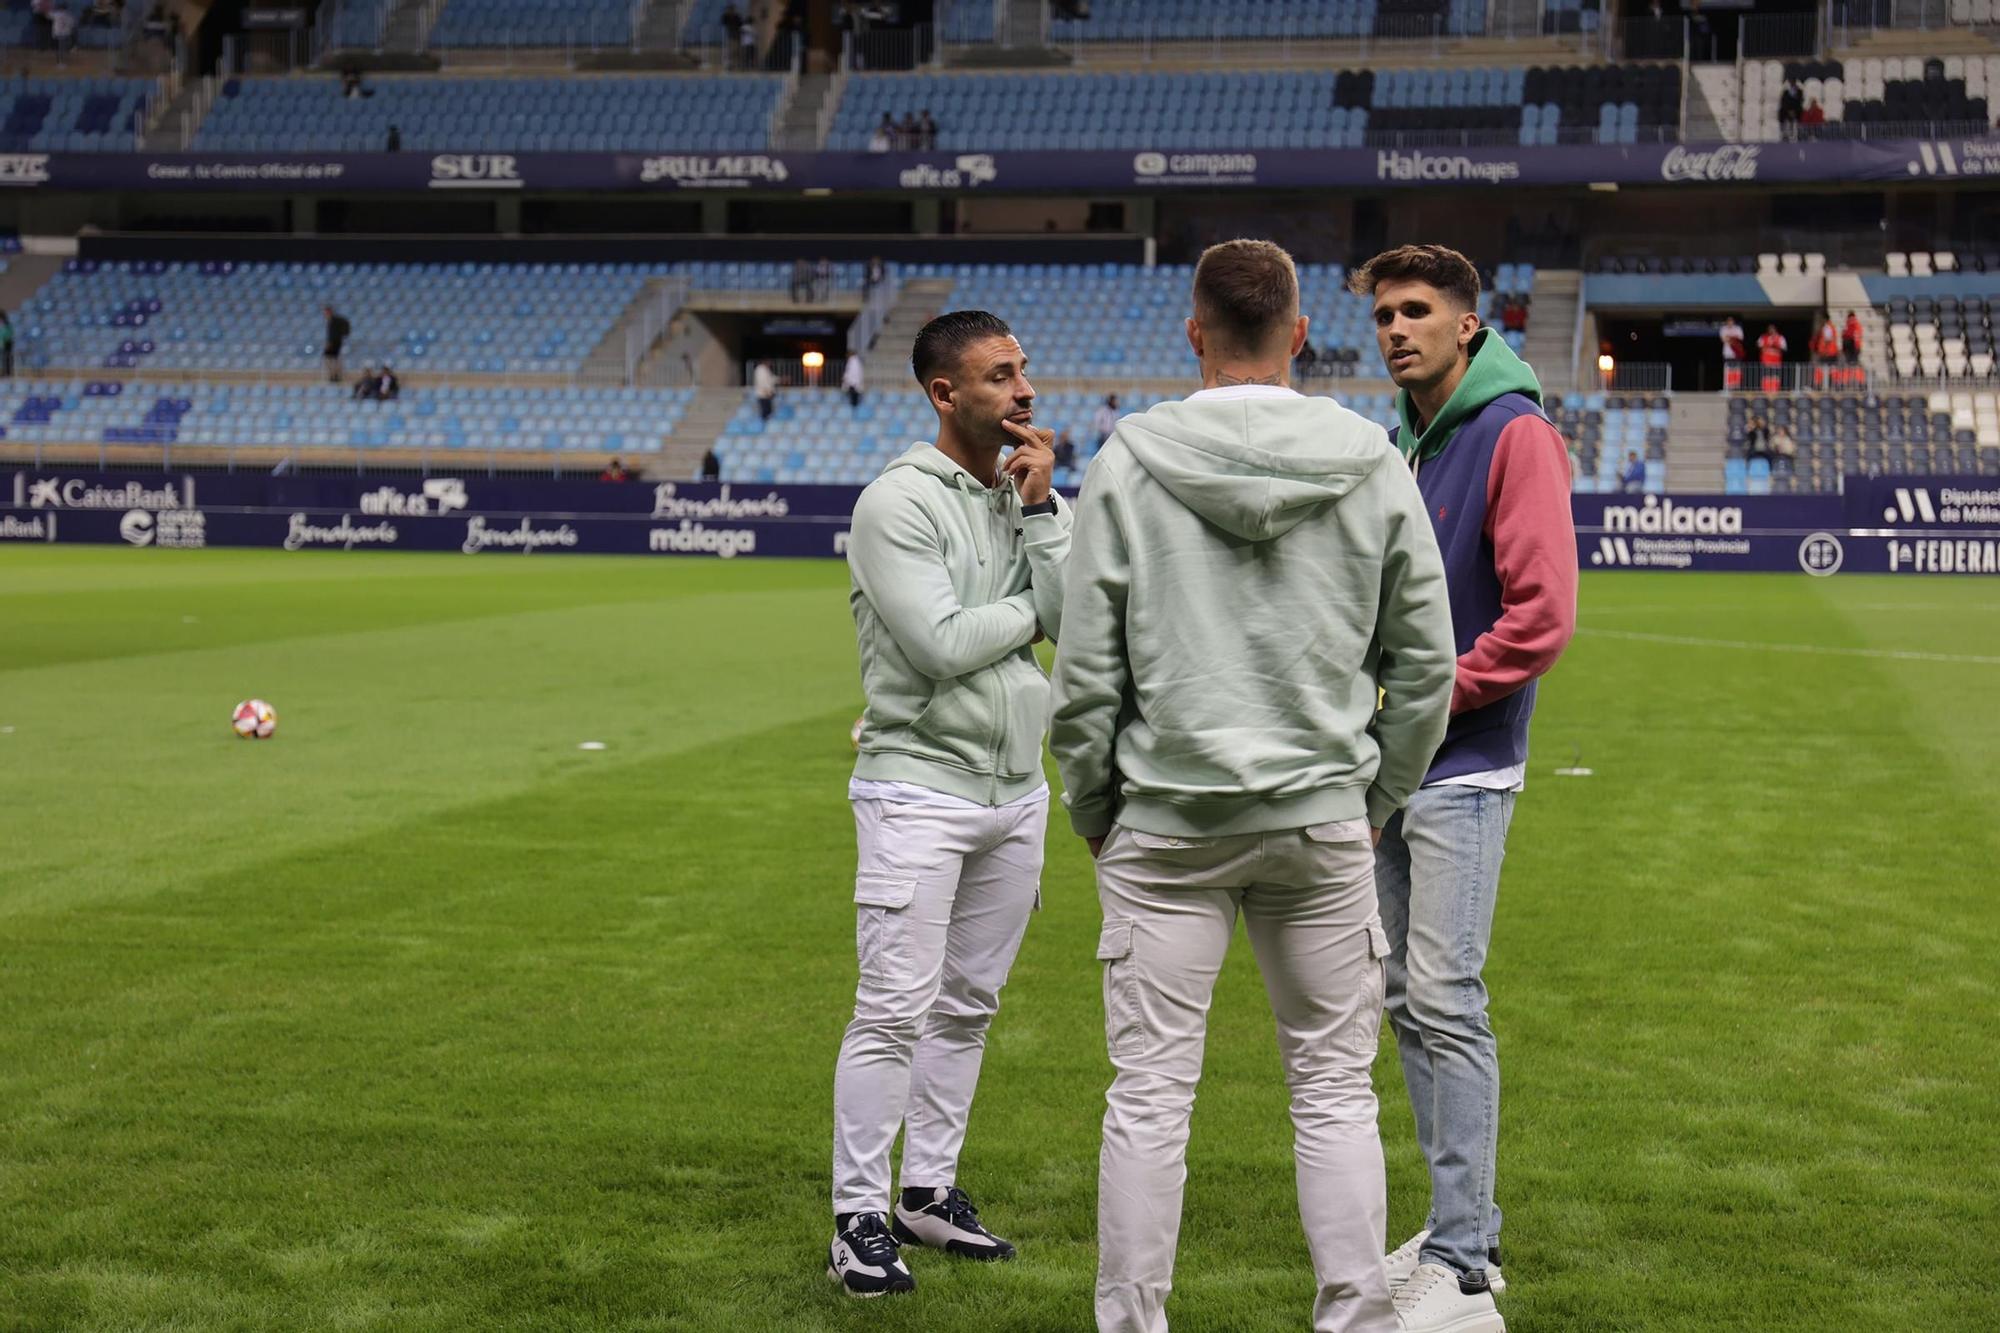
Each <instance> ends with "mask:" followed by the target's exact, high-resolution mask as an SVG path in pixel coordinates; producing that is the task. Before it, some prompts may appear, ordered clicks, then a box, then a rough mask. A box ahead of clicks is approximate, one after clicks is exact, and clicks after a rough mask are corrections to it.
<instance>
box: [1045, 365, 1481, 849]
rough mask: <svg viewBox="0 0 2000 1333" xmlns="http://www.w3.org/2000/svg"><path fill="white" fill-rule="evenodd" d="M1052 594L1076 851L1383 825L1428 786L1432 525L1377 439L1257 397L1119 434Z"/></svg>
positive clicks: (1277, 397)
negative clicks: (1135, 840)
mask: <svg viewBox="0 0 2000 1333" xmlns="http://www.w3.org/2000/svg"><path fill="white" fill-rule="evenodd" d="M1065 581H1066V583H1067V585H1068V586H1067V591H1066V595H1065V598H1064V604H1063V622H1062V625H1063V635H1062V643H1061V646H1060V647H1059V648H1058V649H1057V652H1056V667H1055V678H1054V682H1053V695H1054V706H1053V714H1052V720H1051V727H1050V735H1049V741H1050V746H1051V748H1052V749H1053V750H1054V751H1055V756H1056V763H1057V765H1058V767H1059V768H1060V769H1061V770H1062V778H1063V786H1064V789H1065V790H1064V800H1065V801H1066V802H1067V803H1068V805H1069V811H1070V822H1071V824H1072V826H1073V827H1074V828H1075V829H1076V831H1077V832H1078V833H1080V834H1082V835H1083V836H1085V837H1100V836H1103V835H1105V834H1106V833H1108V832H1109V831H1110V829H1111V826H1112V824H1113V823H1114V822H1115V823H1119V824H1123V825H1125V826H1126V827H1128V828H1131V829H1134V830H1137V831H1139V832H1143V833H1154V834H1159V835H1163V836H1168V837H1196V836H1219V835H1227V834H1239V833H1257V832H1271V831H1276V830H1281V829H1293V828H1304V827H1310V826H1313V825H1317V824H1323V823H1333V822H1337V821H1342V820H1349V819H1357V818H1360V817H1361V816H1363V815H1366V816H1367V818H1368V819H1369V821H1370V822H1371V823H1372V824H1374V825H1375V826H1376V827H1380V826H1381V825H1382V824H1383V823H1384V822H1385V821H1386V820H1387V819H1388V817H1389V816H1390V815H1391V814H1393V813H1394V812H1395V811H1397V810H1398V809H1400V808H1402V806H1403V805H1404V804H1405V803H1406V802H1407V801H1408V800H1409V797H1410V793H1412V792H1413V791H1415V790H1416V788H1417V786H1418V784H1419V783H1420V782H1421V781H1422V780H1423V776H1424V772H1425V770H1426V769H1427V767H1428V766H1429V764H1430V760H1431V754H1432V752H1433V751H1434V750H1435V749H1436V748H1437V744H1438V741H1439V739H1440V738H1441V737H1442V736H1443V735H1444V729H1445V722H1446V715H1447V712H1448V710H1449V707H1450V702H1451V687H1452V680H1453V676H1454V666H1455V661H1456V656H1457V655H1456V653H1455V651H1454V649H1453V643H1452V632H1451V614H1450V610H1449V607H1448V605H1447V603H1446V600H1445V586H1444V570H1443V566H1442V564H1441V562H1440V560H1439V557H1438V548H1437V541H1436V538H1435V537H1433V535H1432V532H1431V524H1430V520H1429V518H1428V516H1427V515H1426V514H1425V512H1424V508H1423V502H1422V500H1421V498H1420V497H1419V496H1418V494H1417V487H1416V482H1415V481H1414V480H1413V479H1412V478H1411V476H1410V469H1409V468H1407V467H1405V466H1404V465H1403V462H1402V460H1401V459H1399V458H1398V457H1397V456H1396V451H1395V450H1394V449H1392V448H1391V447H1390V446H1389V440H1388V436H1387V434H1386V433H1385V432H1384V431H1383V429H1382V428H1381V427H1380V426H1378V425H1376V424H1374V423H1373V422H1370V421H1368V420H1366V419H1364V418H1363V417H1361V416H1359V415H1357V414H1355V413H1354V412H1351V411H1349V410H1348V409H1346V408H1344V407H1341V406H1339V405H1338V404H1336V403H1334V402H1333V401H1332V400H1331V399H1327V398H1305V397H1301V396H1299V395H1297V394H1295V393H1292V392H1290V391H1289V390H1282V391H1281V390H1275V389H1262V388H1260V389H1244V388H1237V389H1225V390H1220V391H1213V392H1209V393H1203V394H1198V395H1196V396H1194V397H1192V398H1190V399H1188V400H1186V401H1184V402H1176V403H1162V404H1160V405H1159V406H1157V407H1155V408H1153V409H1152V410H1151V411H1148V412H1144V413H1140V414H1138V415H1135V416H1128V417H1126V418H1125V419H1124V420H1123V421H1121V422H1120V423H1119V425H1118V430H1117V432H1116V433H1115V434H1114V435H1113V436H1112V437H1111V440H1110V441H1109V443H1107V444H1106V445H1105V446H1104V448H1103V450H1102V451H1101V452H1100V453H1099V454H1098V455H1097V457H1096V459H1095V460H1093V461H1092V463H1091V465H1090V471H1089V473H1088V474H1087V475H1086V477H1085V479H1084V486H1083V493H1082V495H1081V496H1079V497H1078V500H1077V516H1076V531H1075V538H1074V549H1073V551H1072V554H1071V557H1070V566H1069V571H1068V574H1067V576H1066V580H1065ZM1378 686H1380V687H1381V689H1382V690H1383V691H1385V692H1386V694H1385V697H1384V702H1383V703H1382V706H1381V707H1380V709H1379V710H1378V708H1377V706H1376V705H1377V694H1376V690H1377V687H1378Z"/></svg>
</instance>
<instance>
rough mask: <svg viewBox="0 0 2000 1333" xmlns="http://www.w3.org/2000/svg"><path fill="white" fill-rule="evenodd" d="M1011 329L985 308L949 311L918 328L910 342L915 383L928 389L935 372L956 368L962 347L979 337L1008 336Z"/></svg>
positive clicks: (945, 371) (939, 372)
mask: <svg viewBox="0 0 2000 1333" xmlns="http://www.w3.org/2000/svg"><path fill="white" fill-rule="evenodd" d="M1013 336H1014V330H1012V329H1010V328H1008V327H1007V321H1006V320H1004V319H1002V318H1000V316H998V315H994V314H989V313H987V312H986V311H984V310H950V311H946V312H945V313H944V314H942V315H939V316H938V317H937V318H936V319H934V320H932V321H931V322H930V323H928V324H926V325H924V326H923V328H922V329H920V330H918V331H917V340H916V342H914V343H912V344H911V345H910V369H911V370H913V371H915V372H916V374H917V383H918V384H920V385H922V386H923V388H924V392H926V393H929V392H930V382H931V380H932V379H933V378H934V377H936V376H938V375H949V374H950V373H951V372H952V371H954V370H956V369H958V363H959V361H960V359H962V358H963V357H964V356H965V349H966V348H968V347H970V346H972V344H974V343H976V342H978V341H979V340H980V339H981V338H1011V337H1013Z"/></svg>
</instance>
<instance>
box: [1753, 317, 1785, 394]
mask: <svg viewBox="0 0 2000 1333" xmlns="http://www.w3.org/2000/svg"><path fill="white" fill-rule="evenodd" d="M1786 346H1787V344H1786V342H1785V335H1784V334H1782V333H1780V332H1778V326H1777V325H1776V324H1766V325H1765V326H1764V336H1763V337H1761V338H1759V339H1758V340H1757V361H1758V363H1759V364H1760V365H1762V366H1763V367H1764V370H1763V379H1764V386H1763V387H1764V392H1765V393H1776V392H1778V390H1779V389H1780V388H1782V387H1783V372H1782V371H1780V370H1779V369H1778V367H1780V366H1782V365H1784V364H1785V349H1786Z"/></svg>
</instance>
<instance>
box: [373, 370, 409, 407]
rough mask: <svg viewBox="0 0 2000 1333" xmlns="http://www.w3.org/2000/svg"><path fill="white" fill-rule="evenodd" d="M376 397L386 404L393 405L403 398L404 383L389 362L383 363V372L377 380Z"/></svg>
mask: <svg viewBox="0 0 2000 1333" xmlns="http://www.w3.org/2000/svg"><path fill="white" fill-rule="evenodd" d="M375 396H376V397H377V398H380V399H381V400H382V401H383V402H385V403H393V402H395V401H396V400H397V399H398V398H401V397H402V396H403V381H402V380H400V379H398V378H397V377H396V372H395V371H394V370H393V369H391V368H390V365H389V363H388V362H387V361H384V362H383V363H382V372H381V374H380V375H378V376H376V379H375Z"/></svg>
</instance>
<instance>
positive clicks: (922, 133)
mask: <svg viewBox="0 0 2000 1333" xmlns="http://www.w3.org/2000/svg"><path fill="white" fill-rule="evenodd" d="M917 146H918V147H920V148H926V149H929V148H935V147H937V122H936V121H935V120H932V119H931V112H930V108H929V107H925V108H924V111H923V114H922V115H921V116H920V117H918V119H917Z"/></svg>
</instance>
